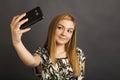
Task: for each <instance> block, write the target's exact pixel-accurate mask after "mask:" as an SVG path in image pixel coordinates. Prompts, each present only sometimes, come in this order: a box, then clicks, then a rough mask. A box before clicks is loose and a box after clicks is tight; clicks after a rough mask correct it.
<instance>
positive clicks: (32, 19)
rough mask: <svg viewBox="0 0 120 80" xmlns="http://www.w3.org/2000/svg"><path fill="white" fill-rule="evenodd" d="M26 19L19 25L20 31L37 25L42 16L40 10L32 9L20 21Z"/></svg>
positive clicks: (37, 8)
mask: <svg viewBox="0 0 120 80" xmlns="http://www.w3.org/2000/svg"><path fill="white" fill-rule="evenodd" d="M26 18H28V21H27V22H26V23H24V24H22V25H21V27H20V29H25V28H27V27H30V26H31V25H33V24H35V23H37V22H38V21H41V20H42V19H43V18H44V16H43V13H42V10H41V8H40V7H39V6H37V7H35V8H33V9H32V10H30V11H28V12H26V16H25V17H23V18H22V19H21V20H23V19H26Z"/></svg>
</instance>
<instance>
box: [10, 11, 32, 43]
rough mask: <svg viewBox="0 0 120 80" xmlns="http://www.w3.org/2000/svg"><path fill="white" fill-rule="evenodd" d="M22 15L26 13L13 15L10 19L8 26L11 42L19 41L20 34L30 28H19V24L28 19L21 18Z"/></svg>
mask: <svg viewBox="0 0 120 80" xmlns="http://www.w3.org/2000/svg"><path fill="white" fill-rule="evenodd" d="M24 16H26V13H23V14H21V15H17V16H14V17H13V19H12V21H11V24H10V27H11V34H12V41H13V44H16V43H19V42H20V41H21V36H22V34H23V33H25V32H28V31H29V30H30V28H26V29H22V30H21V29H20V27H21V25H22V24H24V23H25V22H27V21H28V19H24V20H21V19H22V18H23V17H24ZM20 20H21V21H20Z"/></svg>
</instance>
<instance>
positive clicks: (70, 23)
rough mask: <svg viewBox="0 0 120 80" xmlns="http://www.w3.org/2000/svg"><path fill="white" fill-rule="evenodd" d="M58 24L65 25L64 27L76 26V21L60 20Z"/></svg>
mask: <svg viewBox="0 0 120 80" xmlns="http://www.w3.org/2000/svg"><path fill="white" fill-rule="evenodd" d="M58 24H60V25H63V26H64V27H70V28H74V26H75V25H74V23H73V22H72V21H70V20H60V21H59V22H58Z"/></svg>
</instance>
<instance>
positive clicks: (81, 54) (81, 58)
mask: <svg viewBox="0 0 120 80" xmlns="http://www.w3.org/2000/svg"><path fill="white" fill-rule="evenodd" d="M77 56H78V59H79V63H80V69H81V76H79V77H78V78H79V79H80V80H84V76H85V70H84V69H83V66H82V64H83V63H84V62H85V59H86V56H85V54H84V52H83V51H82V50H81V49H80V48H77Z"/></svg>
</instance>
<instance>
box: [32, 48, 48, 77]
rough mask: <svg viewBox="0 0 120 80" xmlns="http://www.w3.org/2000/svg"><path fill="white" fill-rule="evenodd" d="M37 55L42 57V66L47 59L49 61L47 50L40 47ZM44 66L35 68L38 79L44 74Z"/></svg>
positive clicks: (36, 51)
mask: <svg viewBox="0 0 120 80" xmlns="http://www.w3.org/2000/svg"><path fill="white" fill-rule="evenodd" d="M35 53H37V54H38V55H40V57H41V58H42V60H43V63H42V64H44V63H45V62H46V61H47V59H48V51H47V49H45V48H41V47H38V48H37V49H36V50H35ZM42 64H40V65H39V66H37V67H34V68H33V71H34V74H35V75H36V76H38V77H40V76H41V74H42V72H41V71H42Z"/></svg>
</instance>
